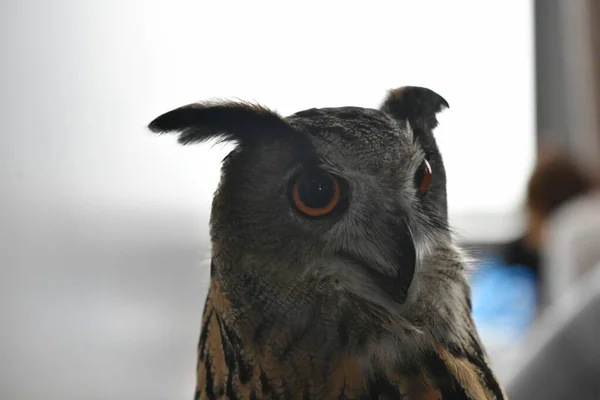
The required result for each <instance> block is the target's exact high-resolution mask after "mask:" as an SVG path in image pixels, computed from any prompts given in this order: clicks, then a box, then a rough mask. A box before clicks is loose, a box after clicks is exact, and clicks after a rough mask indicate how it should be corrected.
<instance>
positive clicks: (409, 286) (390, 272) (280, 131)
mask: <svg viewBox="0 0 600 400" xmlns="http://www.w3.org/2000/svg"><path fill="white" fill-rule="evenodd" d="M446 107H448V103H447V102H446V101H445V100H444V99H443V98H442V97H441V96H440V95H438V94H437V93H435V92H433V91H432V90H429V89H426V88H421V87H401V88H398V89H394V90H391V91H390V92H389V93H388V94H387V97H386V99H385V100H384V101H383V103H382V105H381V106H380V107H379V108H378V109H370V108H359V107H337V108H318V109H317V108H313V109H308V110H304V111H300V112H297V113H295V114H293V115H290V116H287V117H283V116H281V115H279V114H277V113H276V112H275V111H272V110H270V109H267V108H265V107H262V106H259V105H255V104H250V103H244V102H205V103H195V104H190V105H186V106H183V107H181V108H177V109H175V110H173V111H170V112H167V113H165V114H163V115H161V116H159V117H158V118H156V119H155V120H154V121H152V122H151V123H150V125H149V127H150V129H151V130H152V131H154V132H157V133H163V132H178V133H179V142H180V143H182V144H190V143H199V142H204V141H207V140H210V139H219V140H224V141H231V142H234V143H236V147H235V148H234V150H233V151H232V152H231V153H230V154H229V155H228V156H227V157H226V158H225V159H224V161H223V166H222V175H221V181H220V184H219V187H218V189H217V191H216V193H215V196H214V200H213V206H212V214H211V224H210V225H211V227H210V228H211V239H212V253H213V254H212V268H211V275H212V280H213V281H214V282H215V283H216V284H218V285H219V288H220V290H221V291H222V293H223V295H224V296H225V297H227V299H228V301H229V302H231V303H232V304H234V305H235V307H234V308H235V309H236V310H238V312H239V313H240V315H241V314H243V313H256V315H260V316H262V317H264V318H266V317H265V316H272V318H271V319H277V318H279V319H278V320H279V321H281V320H282V319H285V318H297V317H298V316H299V315H301V314H302V312H303V311H302V310H306V309H308V308H311V307H312V308H313V309H314V308H315V307H317V308H319V310H321V312H322V313H323V315H327V312H328V311H326V310H327V306H326V305H327V304H331V313H332V315H331V317H332V318H333V314H335V312H337V311H333V310H339V309H340V307H339V305H340V304H341V303H342V302H343V303H344V304H346V305H348V307H349V309H352V308H353V307H356V309H357V310H358V309H363V308H364V307H367V308H368V307H369V306H372V307H373V309H380V310H381V309H387V310H393V309H396V310H397V309H399V308H398V307H402V306H403V305H406V304H407V303H410V302H411V301H412V300H411V299H412V298H413V297H414V295H411V293H412V292H413V291H414V290H416V289H415V287H416V285H415V282H414V281H415V276H416V275H415V274H416V273H418V271H419V270H420V269H423V268H427V266H426V264H427V262H428V257H430V255H431V254H433V253H434V252H435V249H436V247H440V246H442V247H443V246H446V245H447V243H448V242H449V240H450V238H449V231H448V218H447V202H446V177H445V171H444V165H443V162H442V157H441V155H440V153H439V151H438V147H437V145H436V141H435V139H434V136H433V134H432V130H433V129H434V128H435V127H436V125H437V119H436V114H437V113H438V112H440V111H441V110H442V109H444V108H446Z"/></svg>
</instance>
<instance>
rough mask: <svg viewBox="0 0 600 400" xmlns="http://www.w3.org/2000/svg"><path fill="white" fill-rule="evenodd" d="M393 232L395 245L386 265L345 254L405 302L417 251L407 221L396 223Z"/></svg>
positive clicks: (383, 287) (381, 285) (376, 282)
mask: <svg viewBox="0 0 600 400" xmlns="http://www.w3.org/2000/svg"><path fill="white" fill-rule="evenodd" d="M392 232H393V234H392V236H393V239H392V241H393V245H392V246H391V248H390V250H391V251H390V253H389V254H387V255H385V257H384V258H385V263H386V265H384V266H381V265H373V264H372V261H370V262H368V261H366V260H364V259H361V258H357V257H355V256H351V255H348V254H344V257H346V258H349V259H351V260H352V261H354V262H356V263H358V264H359V265H361V266H362V267H363V270H364V272H365V274H366V275H367V276H368V277H370V278H371V279H372V280H373V282H374V283H375V284H376V285H377V286H378V287H379V288H381V289H382V290H383V291H384V292H385V293H386V294H387V295H388V296H390V297H391V298H392V299H394V301H396V302H397V303H400V304H403V303H405V302H406V299H407V298H408V290H409V288H410V285H411V283H412V281H413V278H414V275H415V268H416V263H417V252H416V249H415V243H414V240H413V237H412V235H411V233H410V229H409V228H408V224H407V223H406V221H404V220H402V221H400V222H398V223H397V224H395V226H394V229H393V231H392ZM384 271H385V272H384Z"/></svg>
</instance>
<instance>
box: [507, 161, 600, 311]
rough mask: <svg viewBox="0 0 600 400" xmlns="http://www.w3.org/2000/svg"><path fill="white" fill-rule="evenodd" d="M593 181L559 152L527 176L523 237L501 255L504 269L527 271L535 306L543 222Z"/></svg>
mask: <svg viewBox="0 0 600 400" xmlns="http://www.w3.org/2000/svg"><path fill="white" fill-rule="evenodd" d="M593 187H594V184H593V180H592V179H591V177H590V176H588V175H587V174H585V173H584V172H583V170H582V169H581V168H580V167H579V166H578V165H577V163H576V162H575V161H574V160H572V159H571V158H570V157H568V156H567V155H565V154H563V153H561V152H548V153H545V154H544V155H543V156H542V157H540V159H539V160H538V163H537V165H536V167H535V169H534V171H533V173H532V174H531V177H530V179H529V182H528V185H527V195H526V203H525V211H526V218H527V219H526V228H525V232H524V234H523V235H522V236H521V237H519V238H517V239H516V240H514V241H512V242H510V243H508V244H506V245H505V246H504V250H503V253H502V259H503V262H504V263H505V264H506V265H507V266H509V267H510V266H519V267H522V268H525V269H527V270H529V271H530V272H531V273H532V275H533V278H534V280H535V283H536V288H537V302H538V305H539V304H540V298H541V297H543V296H544V294H543V293H541V291H540V288H542V287H543V285H542V282H541V281H542V280H543V279H544V273H543V272H542V269H543V266H542V265H541V264H542V262H541V249H542V246H543V243H544V235H545V228H546V226H547V222H548V221H549V219H550V218H551V217H552V216H553V215H554V213H555V212H556V211H557V210H558V209H560V208H561V207H562V206H564V205H565V204H566V203H568V202H570V201H572V200H574V199H575V198H578V197H580V196H582V195H584V194H586V193H588V192H590V191H591V190H592V188H593Z"/></svg>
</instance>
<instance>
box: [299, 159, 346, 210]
mask: <svg viewBox="0 0 600 400" xmlns="http://www.w3.org/2000/svg"><path fill="white" fill-rule="evenodd" d="M291 189H292V190H291V197H292V202H293V203H294V206H295V207H296V208H297V209H298V211H300V212H301V213H303V214H305V215H307V216H309V217H323V216H325V215H327V214H330V213H331V212H332V211H333V210H334V209H335V208H336V207H337V205H338V204H339V203H340V199H341V190H340V183H339V182H338V180H337V179H336V178H335V177H334V176H332V175H331V174H328V173H327V172H324V171H320V170H308V171H303V172H301V173H300V174H299V175H297V176H296V177H295V178H294V180H293V181H292V188H291Z"/></svg>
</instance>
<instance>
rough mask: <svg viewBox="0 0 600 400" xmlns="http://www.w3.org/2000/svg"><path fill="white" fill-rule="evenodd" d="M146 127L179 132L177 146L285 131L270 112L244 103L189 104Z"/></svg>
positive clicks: (283, 122)
mask: <svg viewBox="0 0 600 400" xmlns="http://www.w3.org/2000/svg"><path fill="white" fill-rule="evenodd" d="M148 128H149V129H150V130H151V131H152V132H155V133H159V134H160V133H167V132H179V133H180V135H179V139H178V141H179V143H181V144H184V145H185V144H189V143H200V142H204V141H207V140H210V139H213V138H218V139H220V140H221V141H231V140H233V141H238V142H242V143H243V142H245V141H248V140H252V139H253V138H256V136H257V135H264V134H277V133H280V132H281V131H289V130H290V129H291V128H290V126H289V125H288V124H287V123H286V122H285V121H284V120H283V119H282V118H281V117H280V116H279V114H277V113H276V112H274V111H271V110H269V109H267V108H265V107H262V106H260V105H256V104H251V103H245V102H229V101H223V102H204V103H193V104H188V105H186V106H183V107H180V108H176V109H174V110H172V111H169V112H167V113H165V114H163V115H161V116H159V117H158V118H156V119H155V120H154V121H152V122H150V124H149V125H148Z"/></svg>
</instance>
